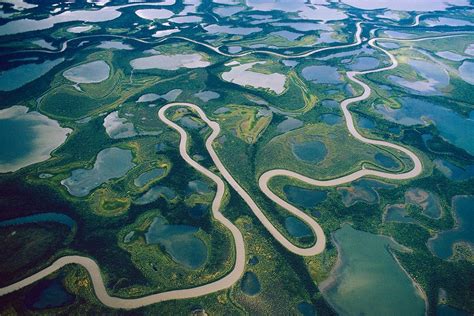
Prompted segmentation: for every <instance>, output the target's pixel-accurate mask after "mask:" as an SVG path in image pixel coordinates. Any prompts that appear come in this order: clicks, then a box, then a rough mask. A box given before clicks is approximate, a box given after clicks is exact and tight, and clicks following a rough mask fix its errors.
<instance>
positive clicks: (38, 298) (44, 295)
mask: <svg viewBox="0 0 474 316" xmlns="http://www.w3.org/2000/svg"><path fill="white" fill-rule="evenodd" d="M74 298H75V297H74V295H72V294H70V293H69V292H67V291H66V289H65V288H64V286H63V285H62V283H61V281H60V280H59V279H53V280H41V281H40V282H39V283H38V284H36V285H35V286H34V287H33V288H32V289H31V290H30V291H28V294H27V295H26V300H25V305H26V306H27V307H28V308H31V309H33V310H42V309H50V308H55V307H61V306H66V305H69V304H71V303H73V302H74Z"/></svg>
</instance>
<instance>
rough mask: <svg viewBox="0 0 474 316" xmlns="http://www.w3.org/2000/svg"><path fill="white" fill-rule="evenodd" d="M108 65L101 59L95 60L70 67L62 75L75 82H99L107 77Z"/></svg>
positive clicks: (108, 72)
mask: <svg viewBox="0 0 474 316" xmlns="http://www.w3.org/2000/svg"><path fill="white" fill-rule="evenodd" d="M109 74H110V67H109V65H108V64H107V63H106V62H105V61H103V60H96V61H92V62H90V63H86V64H82V65H79V66H76V67H73V68H70V69H68V70H66V71H65V72H63V76H64V77H65V78H66V79H68V80H70V81H72V82H75V83H99V82H102V81H104V80H106V79H108V78H109Z"/></svg>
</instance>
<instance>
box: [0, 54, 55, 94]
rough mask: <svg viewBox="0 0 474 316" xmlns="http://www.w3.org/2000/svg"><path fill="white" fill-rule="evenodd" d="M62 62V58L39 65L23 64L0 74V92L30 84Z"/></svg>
mask: <svg viewBox="0 0 474 316" xmlns="http://www.w3.org/2000/svg"><path fill="white" fill-rule="evenodd" d="M63 61H64V58H58V59H54V60H46V61H44V62H42V63H40V64H25V65H21V66H18V67H16V68H12V69H8V70H5V71H2V72H1V73H0V91H13V90H15V89H18V88H21V87H23V86H24V85H26V84H27V83H30V82H32V81H34V80H36V79H38V78H40V77H41V76H43V75H45V74H46V73H47V72H48V71H50V70H51V69H53V68H54V67H55V66H57V65H59V64H60V63H62V62H63Z"/></svg>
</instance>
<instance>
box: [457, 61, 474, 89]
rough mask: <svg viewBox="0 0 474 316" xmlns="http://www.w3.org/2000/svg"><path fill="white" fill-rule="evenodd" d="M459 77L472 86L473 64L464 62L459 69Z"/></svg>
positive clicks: (473, 78)
mask: <svg viewBox="0 0 474 316" xmlns="http://www.w3.org/2000/svg"><path fill="white" fill-rule="evenodd" d="M459 76H460V77H461V78H462V79H463V80H464V81H466V82H467V83H469V84H471V85H474V63H473V62H471V61H465V62H463V63H462V65H461V67H459Z"/></svg>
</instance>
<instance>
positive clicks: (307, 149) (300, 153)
mask: <svg viewBox="0 0 474 316" xmlns="http://www.w3.org/2000/svg"><path fill="white" fill-rule="evenodd" d="M291 147H292V151H293V154H294V155H295V157H296V158H298V159H300V160H302V161H304V162H310V163H318V162H320V161H322V160H324V158H326V155H327V153H328V151H327V149H326V146H325V145H324V143H323V142H320V141H317V140H315V141H308V142H303V143H292V146H291Z"/></svg>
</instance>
